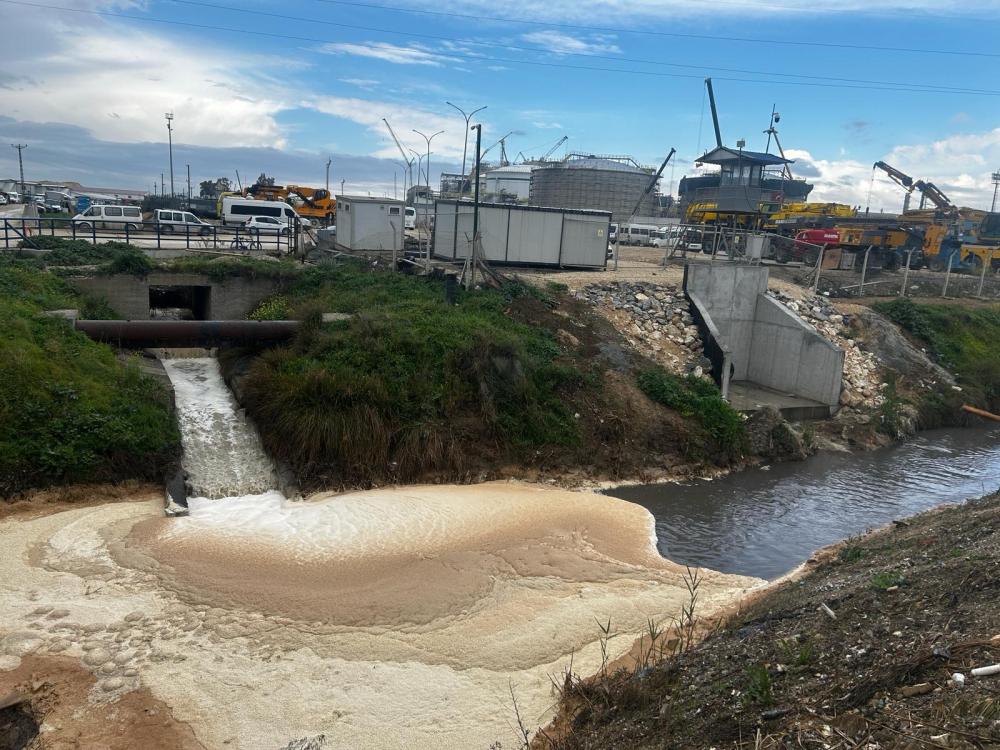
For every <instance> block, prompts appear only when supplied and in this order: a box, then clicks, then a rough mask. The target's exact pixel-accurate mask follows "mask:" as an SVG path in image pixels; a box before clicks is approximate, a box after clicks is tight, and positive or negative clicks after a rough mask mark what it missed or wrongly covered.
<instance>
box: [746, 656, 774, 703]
mask: <svg viewBox="0 0 1000 750" xmlns="http://www.w3.org/2000/svg"><path fill="white" fill-rule="evenodd" d="M746 678H747V682H746V689H745V691H744V694H743V695H744V699H745V700H744V703H745V704H746V705H747V706H763V707H766V706H772V705H774V690H773V688H772V686H771V673H770V672H768V671H767V665H766V664H753V665H751V666H749V667H747V669H746Z"/></svg>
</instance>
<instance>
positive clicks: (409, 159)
mask: <svg viewBox="0 0 1000 750" xmlns="http://www.w3.org/2000/svg"><path fill="white" fill-rule="evenodd" d="M382 122H384V123H385V126H386V127H387V128H388V129H389V135H391V136H392V140H393V141H395V143H396V148H398V149H399V153H400V154H401V155H402V157H403V161H404V162H406V166H407V168H408V169H413V157H412V156H407V155H406V151H405V150H404V149H403V144H402V143H400V142H399V138H397V137H396V133H395V132H394V131H393V129H392V125H390V124H389V121H388V120H387V119H385V118H384V117H383V118H382Z"/></svg>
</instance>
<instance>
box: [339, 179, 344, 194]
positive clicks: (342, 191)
mask: <svg viewBox="0 0 1000 750" xmlns="http://www.w3.org/2000/svg"><path fill="white" fill-rule="evenodd" d="M340 194H341V195H343V194H344V181H343V180H341V181H340Z"/></svg>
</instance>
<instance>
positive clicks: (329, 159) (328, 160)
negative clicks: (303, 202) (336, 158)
mask: <svg viewBox="0 0 1000 750" xmlns="http://www.w3.org/2000/svg"><path fill="white" fill-rule="evenodd" d="M331 164H333V159H331V158H329V157H327V160H326V194H327V196H329V195H330V165H331Z"/></svg>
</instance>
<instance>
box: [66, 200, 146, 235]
mask: <svg viewBox="0 0 1000 750" xmlns="http://www.w3.org/2000/svg"><path fill="white" fill-rule="evenodd" d="M73 225H74V226H75V227H76V230H77V231H84V232H87V231H90V230H91V229H92V228H93V229H96V228H98V227H102V226H103V227H109V228H113V229H121V228H123V227H124V228H128V229H129V230H131V231H137V230H139V229H140V228H141V227H142V211H140V210H139V207H138V206H121V205H119V206H98V205H91V206H90V208H88V209H87V210H86V211H84V212H83V213H80V214H77V215H76V216H74V217H73Z"/></svg>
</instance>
